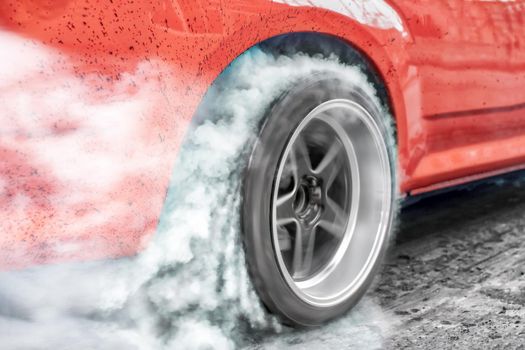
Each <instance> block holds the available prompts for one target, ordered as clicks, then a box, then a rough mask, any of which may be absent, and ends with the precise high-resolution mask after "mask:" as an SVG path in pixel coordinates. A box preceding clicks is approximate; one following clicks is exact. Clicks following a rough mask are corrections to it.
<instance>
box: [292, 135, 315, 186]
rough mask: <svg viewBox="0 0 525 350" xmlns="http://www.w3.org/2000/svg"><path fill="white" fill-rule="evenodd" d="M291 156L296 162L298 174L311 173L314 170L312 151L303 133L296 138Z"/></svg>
mask: <svg viewBox="0 0 525 350" xmlns="http://www.w3.org/2000/svg"><path fill="white" fill-rule="evenodd" d="M290 156H291V158H293V160H292V163H293V162H295V165H296V171H297V172H298V176H300V175H304V174H309V173H311V172H312V171H313V169H312V161H311V159H310V152H309V151H308V146H307V145H306V141H305V139H304V138H303V137H302V136H301V135H299V137H297V139H296V140H295V142H294V145H293V148H292V152H291V155H290Z"/></svg>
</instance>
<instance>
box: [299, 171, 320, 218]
mask: <svg viewBox="0 0 525 350" xmlns="http://www.w3.org/2000/svg"><path fill="white" fill-rule="evenodd" d="M322 193H323V192H322V187H321V181H319V179H318V178H317V177H315V176H304V177H303V178H302V180H301V183H300V184H299V186H298V189H297V193H296V194H295V198H294V202H293V208H294V211H295V215H296V217H297V220H298V221H299V222H300V224H302V225H305V226H313V225H315V224H316V223H317V222H318V221H319V218H320V214H321V210H322Z"/></svg>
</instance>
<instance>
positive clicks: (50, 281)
mask: <svg viewBox="0 0 525 350" xmlns="http://www.w3.org/2000/svg"><path fill="white" fill-rule="evenodd" d="M4 39H5V38H4ZM9 40H13V38H9ZM4 41H5V40H4ZM46 54H49V53H46ZM2 65H3V63H2ZM29 66H31V65H28V67H29ZM164 69H167V68H163V67H159V65H151V64H145V65H144V66H141V67H139V69H138V71H137V72H136V73H135V75H136V76H133V75H130V76H125V77H122V78H121V79H122V80H128V79H129V80H133V81H139V82H140V81H144V80H143V79H142V78H141V77H142V76H143V75H144V74H146V75H148V76H157V75H162V74H163V71H164ZM148 70H158V71H154V72H147V73H144V72H145V71H148ZM0 71H1V72H2V73H6V72H9V74H11V75H12V79H14V80H17V79H19V78H20V77H27V76H30V75H31V74H32V72H31V71H29V70H21V71H17V72H14V71H13V70H11V69H10V68H8V67H7V66H0ZM4 71H5V72H4ZM323 71H329V72H336V73H337V74H339V75H342V76H345V77H346V78H347V79H352V80H354V81H357V82H360V84H361V85H362V86H364V87H366V88H368V89H371V90H370V91H371V92H372V94H373V93H374V90H373V89H374V88H373V87H372V86H371V85H370V84H368V82H367V78H366V76H365V75H364V74H363V73H361V72H360V71H359V70H358V69H357V68H354V67H350V66H345V65H343V64H341V63H339V62H338V60H337V58H336V57H330V58H328V59H324V58H320V57H310V56H307V55H305V54H301V53H296V54H294V55H291V56H280V57H274V56H272V55H269V54H266V53H264V52H263V51H262V50H260V49H259V48H254V49H252V50H250V51H248V52H246V53H245V54H243V55H242V56H241V57H240V58H239V59H237V60H236V61H235V62H234V63H233V64H232V65H231V66H230V67H228V69H227V70H226V71H225V72H224V73H223V74H222V75H221V77H220V78H219V79H218V80H217V81H216V82H215V83H214V85H213V86H212V88H211V89H210V91H209V92H208V93H207V95H206V98H205V102H204V105H203V106H201V108H200V109H199V112H198V115H197V117H196V119H195V121H194V123H193V124H192V126H191V129H190V130H189V132H188V134H187V136H186V141H185V142H184V144H183V146H182V149H181V150H180V152H179V154H178V160H177V163H176V166H175V169H174V171H173V174H172V179H171V183H170V188H169V190H168V194H167V198H166V201H165V204H164V208H163V211H162V215H161V218H160V222H159V225H158V227H157V232H156V233H155V235H154V238H153V240H152V242H150V244H149V246H148V248H147V249H146V250H145V251H144V252H143V253H141V254H140V255H139V256H136V257H131V258H125V259H119V260H116V261H104V262H94V263H84V264H67V265H66V264H62V265H56V266H45V267H36V268H32V269H29V270H24V271H16V272H4V273H2V274H0V344H2V346H1V347H2V349H57V350H60V349H71V348H76V349H124V348H125V349H140V350H142V349H144V350H149V349H166V350H170V349H233V348H236V347H240V346H246V345H248V346H249V344H246V342H248V343H249V342H250V339H254V338H253V336H252V335H250V334H251V332H255V331H257V332H259V333H260V334H273V333H274V332H276V331H277V332H279V331H281V326H280V325H279V324H278V322H277V321H276V320H275V319H274V318H273V317H272V316H270V315H268V314H267V312H266V311H265V309H264V307H263V306H262V305H261V304H260V301H259V299H258V298H257V296H256V294H255V292H254V290H253V288H252V286H251V283H250V279H249V276H248V274H247V271H246V268H245V261H244V255H243V248H242V244H241V240H240V235H241V232H240V218H239V213H240V205H241V197H240V188H241V179H242V171H243V168H244V166H245V164H246V162H247V156H248V155H249V152H250V148H251V147H250V146H251V145H252V144H253V142H255V141H256V138H257V133H258V128H259V125H260V123H261V120H262V118H263V117H264V114H265V112H266V108H267V106H269V105H270V104H271V102H272V101H273V100H274V99H275V98H277V97H278V96H279V95H280V94H281V93H282V92H283V91H285V90H286V89H287V88H288V87H289V86H291V85H292V84H294V82H296V81H297V80H299V79H301V78H303V77H307V76H309V75H311V74H314V73H316V72H323ZM4 75H5V74H4ZM123 85H125V84H124V83H123ZM57 86H62V87H64V88H62V89H58V90H57V89H56V87H57ZM87 88H88V87H86V86H85V84H84V83H83V82H82V81H79V80H78V79H77V78H75V77H73V76H70V77H61V78H60V81H59V83H57V82H56V81H55V82H48V83H47V84H41V85H38V86H33V87H31V88H30V89H29V90H25V91H22V90H14V93H16V95H15V96H13V98H14V99H15V101H22V102H20V103H12V104H10V106H11V108H10V109H9V114H7V113H6V112H3V113H1V114H0V121H2V122H3V123H2V126H1V127H0V135H1V136H2V139H3V142H7V141H5V140H8V139H9V138H10V139H11V140H12V141H13V142H15V141H16V140H17V138H18V137H19V136H20V134H21V133H26V134H27V135H30V137H28V139H25V145H26V146H24V147H28V148H29V149H31V150H34V154H35V156H36V157H40V158H38V159H39V160H40V162H41V163H42V164H44V165H48V166H50V167H51V168H52V169H53V170H54V171H55V173H56V174H58V176H59V177H60V178H61V179H66V180H67V181H66V182H65V183H70V184H73V183H75V186H84V187H81V189H82V191H80V192H78V191H77V193H78V194H79V195H80V196H85V197H87V200H89V198H90V197H89V196H91V195H92V193H93V191H95V192H96V193H97V194H99V195H100V194H101V193H102V194H104V192H101V191H102V190H101V189H100V188H105V187H108V188H109V187H111V186H112V185H114V184H115V182H117V181H118V179H119V178H121V177H122V176H124V175H123V173H121V172H120V171H119V170H118V169H117V168H116V167H115V166H113V165H112V164H115V163H121V162H128V161H129V157H128V156H127V154H128V150H127V149H126V148H125V147H124V146H125V145H126V144H127V143H129V139H137V138H139V135H140V132H141V130H140V128H139V127H138V126H139V125H140V124H137V123H134V122H136V121H137V120H138V119H140V118H141V117H142V115H143V113H144V112H145V111H147V110H148V104H149V103H151V102H149V98H150V96H151V91H152V89H153V88H152V87H151V86H150V85H148V84H147V83H145V82H144V84H143V86H140V87H139V92H137V93H134V94H133V95H132V96H131V98H130V99H129V100H127V99H126V96H127V95H126V94H125V93H119V92H118V89H117V93H116V95H117V96H118V98H110V99H106V100H105V101H106V104H101V103H98V104H93V103H91V102H89V101H84V100H83V99H82V95H83V93H82V92H83V91H84V89H87ZM51 89H54V91H58V95H57V94H56V93H53V94H51V93H47V91H50V90H51ZM1 91H2V96H3V97H4V96H7V95H6V92H5V89H4V90H1ZM14 93H13V94H14ZM57 96H58V97H57ZM57 99H58V101H59V103H58V104H57V103H56V101H57ZM42 102H44V104H46V105H47V106H48V107H49V110H48V111H47V112H48V113H50V114H51V115H54V114H59V113H60V112H61V111H62V109H63V108H66V109H68V110H75V109H79V110H80V111H82V112H79V113H77V114H75V115H77V117H78V120H73V121H70V122H75V123H76V124H75V125H77V124H78V125H79V126H78V129H80V130H82V131H81V132H76V133H75V134H73V135H72V136H71V135H70V136H59V137H57V136H56V135H48V134H47V133H46V127H45V125H42V124H39V123H35V120H40V119H39V118H38V117H35V115H38V113H39V111H38V110H29V112H28V111H27V110H24V109H23V108H21V106H31V105H39V104H42ZM56 106H59V107H60V108H57V107H56ZM101 115H103V116H110V117H107V118H101V117H100V116H101ZM28 116H31V117H30V118H28ZM97 116H98V118H97ZM35 118H36V119H35ZM119 118H120V119H119ZM121 124H123V125H125V126H126V127H125V129H124V130H120V131H118V133H116V134H115V132H113V131H112V130H115V125H121ZM46 125H47V124H46ZM97 135H102V136H97ZM90 137H100V138H101V139H99V141H101V140H102V141H104V140H105V141H108V142H107V143H108V144H109V140H111V144H113V145H114V144H117V146H114V147H115V148H113V149H112V152H103V151H102V150H95V151H93V150H92V149H90V148H89V147H87V146H88V145H89V144H90V143H89V142H88V139H89V138H90ZM31 140H34V142H33V141H31ZM31 142H33V143H31ZM119 142H120V144H119ZM14 145H16V142H15V143H14ZM27 145H28V146H27ZM79 145H80V146H79ZM139 146H143V147H147V145H141V144H140V142H139V143H138V146H137V147H139ZM65 147H66V148H67V152H65V154H64V149H65ZM86 147H87V148H86ZM141 154H147V155H148V157H143V158H134V159H133V161H132V162H131V163H128V164H127V165H126V167H125V173H126V174H129V173H134V172H135V173H138V174H142V173H143V172H147V171H154V169H155V167H156V165H157V164H158V163H159V162H161V161H162V159H157V158H155V157H154V156H152V155H154V154H155V149H152V150H150V151H149V152H146V153H141ZM76 157H80V159H81V160H82V162H83V163H82V164H81V162H75V161H74V160H75V159H76ZM71 162H73V164H74V166H71ZM66 164H68V165H67V166H66ZM77 165H78V166H79V167H80V166H81V168H80V169H78V168H75V166H77ZM93 167H94V168H96V169H97V170H98V171H99V172H101V173H104V175H103V176H101V177H100V178H99V179H98V180H96V181H95V180H93V181H89V180H87V181H86V180H85V177H86V175H87V174H89V173H90V171H91V170H92V169H93ZM75 169H77V170H75ZM2 175H3V174H2V173H0V185H1V186H3V188H4V190H2V187H0V195H2V194H3V193H6V191H7V188H8V186H9V179H8V178H7V177H5V176H2ZM77 182H79V183H80V185H78V183H77ZM108 191H109V190H108ZM17 195H18V198H19V199H18V200H17V201H13V202H11V203H10V204H9V205H10V210H12V211H18V212H19V214H18V215H19V217H20V216H23V215H29V214H28V213H27V210H26V209H27V207H26V206H25V204H24V203H25V201H27V198H25V197H24V196H23V194H20V193H18V194H17ZM62 195H64V196H65V194H63V193H62ZM55 196H56V198H54V199H53V200H54V201H56V203H60V205H64V206H65V205H68V206H69V205H71V206H72V205H74V204H75V203H76V202H78V201H79V200H82V201H85V200H86V198H80V199H79V198H69V197H67V196H66V197H64V198H60V194H57V195H55ZM64 203H66V204H64ZM103 210H104V211H105V212H104V213H102V214H101V217H91V218H90V219H92V220H100V221H107V220H112V219H114V218H120V217H121V216H120V215H119V214H118V213H117V212H120V211H122V210H125V207H123V206H121V205H120V203H111V202H109V203H107V205H106V206H104V209H103ZM83 224H85V223H83V222H80V223H75V225H76V226H77V227H80V228H81V227H82V225H83ZM34 234H35V235H38V234H39V232H34ZM55 249H58V250H60V249H63V250H71V249H73V250H75V249H82V247H76V246H75V247H73V248H72V247H70V246H67V245H64V246H58V247H55ZM0 254H1V253H0ZM363 305H364V306H363ZM363 305H361V306H360V307H359V308H358V310H357V311H356V312H357V314H358V315H361V316H359V317H356V314H355V313H354V314H353V316H349V317H348V318H345V319H344V320H341V321H338V322H336V323H335V324H334V325H333V326H331V327H333V330H334V332H335V334H340V333H341V332H342V331H343V330H344V329H347V328H351V327H353V326H355V325H356V324H366V323H367V322H370V321H369V320H365V321H363V317H364V316H363V315H366V314H367V312H368V311H369V310H371V309H374V306H372V305H371V304H370V301H367V303H365V304H363ZM364 309H366V310H364ZM360 310H361V311H360ZM374 310H375V311H374V312H373V313H372V314H373V315H378V314H380V311H378V307H375V309H374ZM360 317H361V319H360ZM373 317H375V316H373ZM372 324H373V326H372V327H375V328H377V329H378V330H377V331H370V332H362V331H360V332H354V333H353V336H352V337H353V338H355V339H354V340H352V342H355V344H356V346H357V345H361V346H364V347H368V348H378V347H380V346H381V338H380V337H379V338H378V336H377V333H381V332H384V331H385V329H387V328H388V325H385V324H384V323H383V322H379V323H376V322H375V321H372ZM366 327H367V326H365V328H366ZM359 329H360V330H362V329H363V328H359ZM261 332H262V333H261ZM314 332H315V331H314ZM284 333H285V334H284V335H283V336H281V338H278V339H277V340H276V341H275V342H273V343H271V342H270V343H268V344H267V348H280V347H281V346H284V345H283V344H285V343H288V344H289V342H290V340H289V338H290V337H291V336H290V335H287V333H286V332H284ZM358 333H359V334H358ZM306 338H307V339H308V335H307V336H306ZM247 339H248V340H247ZM292 340H293V339H292ZM347 341H350V340H348V339H347ZM326 344H330V341H329V340H326V339H325V345H326ZM333 344H334V346H336V345H335V344H337V342H336V343H333ZM339 345H340V344H339ZM316 348H319V347H316Z"/></svg>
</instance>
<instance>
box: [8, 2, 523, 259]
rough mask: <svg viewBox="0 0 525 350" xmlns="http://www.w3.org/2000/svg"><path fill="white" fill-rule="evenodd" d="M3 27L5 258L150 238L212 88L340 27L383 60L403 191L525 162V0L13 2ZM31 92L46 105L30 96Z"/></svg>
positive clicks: (83, 255)
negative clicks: (119, 115) (73, 106)
mask: <svg viewBox="0 0 525 350" xmlns="http://www.w3.org/2000/svg"><path fill="white" fill-rule="evenodd" d="M0 28H1V30H2V36H3V39H2V40H3V41H4V43H6V42H7V43H11V44H12V45H11V46H9V48H10V49H9V50H4V49H2V50H3V51H4V52H3V53H2V58H3V61H2V65H4V67H8V68H5V69H4V70H2V75H3V76H2V77H1V78H2V79H3V82H1V83H0V84H1V85H0V106H1V110H2V112H1V113H3V114H4V115H3V116H2V117H0V120H2V123H3V124H4V125H2V126H0V135H2V136H1V137H0V181H1V182H0V185H1V187H0V222H1V224H0V232H1V235H0V251H1V252H2V253H1V254H0V267H1V268H2V269H13V268H24V267H28V266H33V265H36V264H48V263H57V262H65V261H85V260H94V259H105V258H118V257H124V256H131V255H134V254H136V253H138V252H140V251H141V250H142V249H144V248H145V247H146V246H147V242H148V241H149V240H150V239H151V237H152V236H153V235H154V233H155V230H156V226H157V223H158V221H159V216H160V213H161V211H162V206H163V202H164V199H165V196H166V191H167V188H168V185H169V182H170V177H171V174H172V169H173V167H174V164H175V160H176V157H177V152H178V149H179V147H180V145H181V143H182V140H183V138H184V135H185V134H186V130H187V128H188V126H189V125H190V122H191V120H192V117H193V115H194V113H195V110H196V109H197V108H198V106H199V104H200V102H201V100H202V98H203V96H204V95H205V93H206V91H207V90H208V88H209V86H210V85H211V84H212V82H213V81H214V80H215V79H216V78H217V77H218V76H219V75H220V74H221V72H223V71H224V69H225V68H226V67H227V66H228V65H229V64H230V63H231V62H233V61H234V60H235V59H236V58H237V57H238V56H239V55H241V54H242V53H243V52H245V51H246V50H248V49H249V48H251V47H253V46H254V45H256V44H258V43H260V42H262V41H264V40H267V39H270V38H273V37H276V36H279V35H290V34H291V33H322V34H324V35H327V36H330V37H335V38H338V39H339V40H341V41H342V42H344V43H346V44H348V45H351V46H353V47H355V48H357V49H358V50H359V51H360V52H361V53H363V54H364V56H365V57H366V58H367V59H368V60H369V62H370V63H371V65H373V66H374V67H375V69H376V71H377V72H378V75H379V76H380V78H381V80H382V82H383V83H384V86H385V88H386V91H387V93H388V97H389V101H390V108H391V111H392V114H393V115H394V116H395V123H396V129H397V145H398V164H397V167H398V173H399V192H400V193H402V194H404V195H414V194H419V193H424V192H429V191H432V190H435V189H438V188H443V187H447V186H452V185H454V184H458V183H461V182H466V181H470V180H473V179H478V178H481V177H486V176H490V175H494V174H497V173H503V172H508V171H511V170H514V169H519V168H522V167H524V165H525V115H524V113H525V88H524V87H525V2H524V1H520V0H517V1H481V0H479V1H478V0H472V1H466V0H448V1H431V0H424V1H418V2H413V1H410V0H387V1H383V0H372V1H361V0H355V1H354V0H334V1H329V0H311V1H306V0H305V1H302V0H278V1H271V0H231V1H219V0H154V1H132V2H131V1H120V0H114V1H110V2H107V3H102V2H91V1H87V0H60V1H50V0H6V1H3V2H2V3H1V4H0ZM4 47H7V46H4ZM13 57H15V59H14V61H9V60H10V59H13ZM21 58H23V59H21ZM152 67H153V68H152ZM17 69H20V70H21V72H22V73H17V72H18V70H17ZM11 73H12V75H9V74H11ZM17 74H18V75H17ZM71 82H73V83H71ZM75 84H77V85H78V86H77V85H75ZM72 85H73V87H71V86H72ZM64 86H66V88H64ZM53 89H54V90H56V91H59V92H60V91H64V89H66V90H67V91H73V95H74V96H81V98H79V101H81V103H82V106H81V107H82V108H81V109H82V111H83V113H81V114H75V112H74V111H72V110H70V109H68V108H66V107H64V106H66V103H65V101H64V100H63V99H62V100H61V99H60V98H61V97H60V96H59V97H57V101H59V102H57V103H58V105H59V106H62V107H63V108H62V107H60V108H58V109H57V108H55V107H56V106H54V107H53V106H51V107H50V106H48V105H46V104H45V103H44V102H43V101H44V100H42V99H39V98H38V97H39V96H41V95H42V94H43V93H44V92H45V91H50V90H53ZM61 89H62V90H61ZM26 93H28V94H30V96H29V99H28V100H27V101H29V103H30V105H31V106H28V105H25V104H24V103H25V102H24V101H18V100H17V98H16V96H20V95H24V94H26ZM35 96H36V97H35ZM114 96H117V97H116V98H115V97H114ZM144 96H146V97H147V98H146V99H144ZM123 100H125V101H126V102H122V101H123ZM39 101H40V102H39ZM130 101H148V103H147V104H138V105H135V104H133V102H130ZM39 103H42V105H39ZM23 106H26V107H28V110H27V115H30V118H28V119H27V120H24V121H20V120H17V119H16V118H14V117H13V116H16V115H19V114H20V113H21V108H22V107H23ZM104 108H107V109H104ZM112 108H116V109H118V110H119V111H121V110H124V111H127V110H128V109H129V111H130V113H129V115H128V116H127V118H124V119H118V120H117V119H115V121H114V123H113V124H110V125H113V129H111V130H108V129H107V125H106V124H104V126H103V127H101V126H100V125H99V124H97V123H96V122H95V121H94V122H89V123H87V122H86V121H85V120H84V119H82V118H85V117H86V116H89V115H90V113H95V112H93V111H100V109H102V110H103V112H104V113H102V115H103V116H105V117H107V118H111V117H110V116H111V115H112V114H111V113H112ZM137 110H140V113H135V112H136V111H137ZM131 111H135V112H131ZM122 122H124V123H128V124H129V125H132V128H133V130H128V129H129V128H131V127H129V128H123V130H121V129H122V128H121V125H122ZM86 133H87V136H86ZM97 133H100V134H97ZM101 134H103V135H102V136H101ZM130 135H131V136H130ZM76 138H79V139H82V140H83V141H81V142H80V143H77V142H75V139H76ZM86 139H87V140H88V141H86ZM44 155H46V156H44ZM175 171H176V169H175Z"/></svg>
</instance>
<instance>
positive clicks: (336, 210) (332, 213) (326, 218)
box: [319, 197, 347, 239]
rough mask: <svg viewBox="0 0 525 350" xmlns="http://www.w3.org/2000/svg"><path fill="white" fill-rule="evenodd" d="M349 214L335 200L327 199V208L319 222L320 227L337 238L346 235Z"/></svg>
mask: <svg viewBox="0 0 525 350" xmlns="http://www.w3.org/2000/svg"><path fill="white" fill-rule="evenodd" d="M346 217H347V214H346V212H345V211H344V210H343V208H341V206H339V204H337V203H336V202H335V201H334V200H333V199H331V198H329V197H327V198H326V207H325V210H324V212H323V215H322V216H321V220H320V221H319V226H321V227H322V228H323V229H325V230H326V231H327V232H328V233H330V234H331V235H332V236H334V237H336V238H339V239H340V238H342V237H343V235H344V233H345V226H346Z"/></svg>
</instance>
